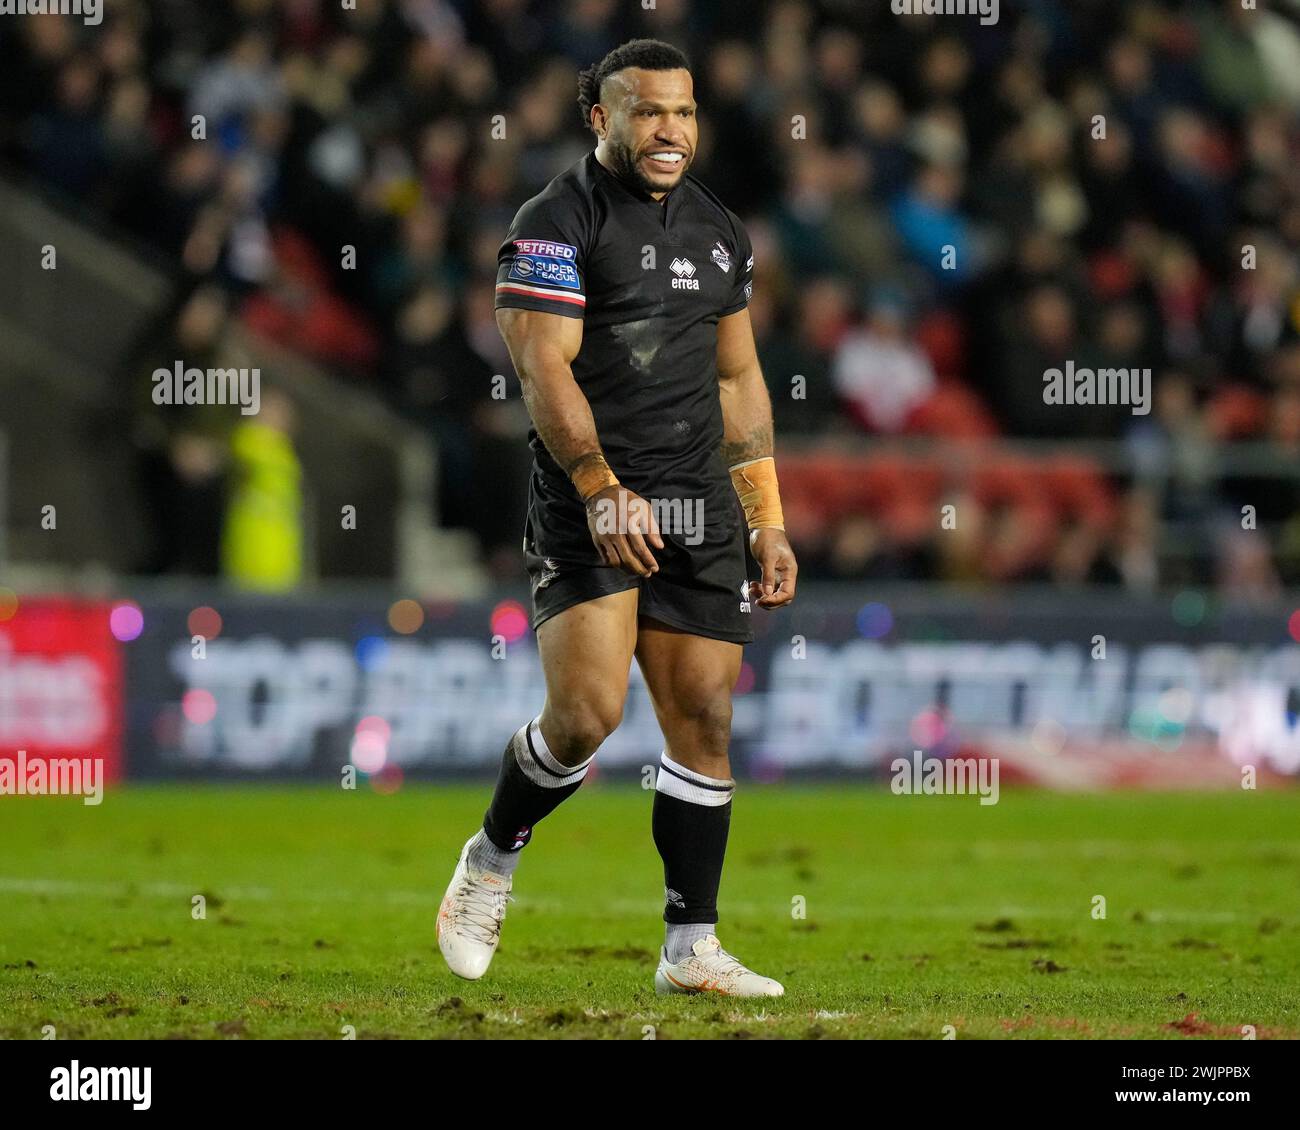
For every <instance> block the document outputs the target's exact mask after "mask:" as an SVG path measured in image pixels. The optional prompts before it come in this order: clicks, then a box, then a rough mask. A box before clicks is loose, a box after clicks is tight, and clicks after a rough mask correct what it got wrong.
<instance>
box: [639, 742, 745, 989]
mask: <svg viewBox="0 0 1300 1130" xmlns="http://www.w3.org/2000/svg"><path fill="white" fill-rule="evenodd" d="M735 787H736V782H735V781H734V780H733V779H731V778H728V779H727V780H725V781H723V780H718V779H716V778H714V777H706V776H705V775H704V774H703V773H696V772H695V771H694V770H693V769H687V768H686V766H684V765H679V764H678V763H677V762H676V761H674V760H673V759H672V758H670V757H669V756H668V754H667V752H664V753H663V754H661V755H660V757H659V776H658V778H657V779H656V781H655V799H654V812H653V814H652V816H651V828H652V831H653V833H654V841H655V847H656V848H658V849H659V856H660V858H661V859H662V860H663V861H664V888H665V889H664V921H665V922H666V923H668V931H667V934H668V936H667V940H666V943H665V944H666V946H667V948H668V960H669V961H671V962H673V963H676V962H678V961H680V960H681V959H682V958H683V957H685V956H686V954H687V953H689V952H690V947H691V945H692V943H694V942H695V941H696V939H697V938H702V937H704V935H705V934H712V933H715V931H716V927H717V924H718V887H719V886H720V885H721V883H722V861H723V858H724V857H725V855H726V854H727V832H728V829H729V828H730V825H731V797H732V793H733V792H734V791H735ZM685 926H695V927H700V926H702V927H707V928H706V929H704V930H702V931H696V930H689V929H686V930H683V929H674V928H675V927H685Z"/></svg>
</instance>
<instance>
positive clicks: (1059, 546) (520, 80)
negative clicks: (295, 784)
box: [0, 0, 1300, 593]
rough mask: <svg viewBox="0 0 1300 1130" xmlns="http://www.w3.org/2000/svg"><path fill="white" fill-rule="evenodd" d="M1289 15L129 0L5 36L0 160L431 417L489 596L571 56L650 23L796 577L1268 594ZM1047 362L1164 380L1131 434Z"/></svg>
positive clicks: (517, 442) (1293, 464) (802, 4)
mask: <svg viewBox="0 0 1300 1130" xmlns="http://www.w3.org/2000/svg"><path fill="white" fill-rule="evenodd" d="M1273 8H1274V10H1272V11H1265V10H1250V9H1248V8H1244V7H1243V6H1242V4H1241V3H1240V2H1239V0H1189V2H1175V0H1132V2H1125V3H1116V2H1112V0H1071V2H1066V0H1023V2H1019V3H1017V2H1015V0H1003V2H1002V3H1001V5H1000V18H999V20H998V22H997V23H995V24H992V25H984V24H982V23H981V22H980V20H979V18H978V17H972V16H960V15H949V16H931V17H925V16H916V17H910V16H909V17H900V16H896V15H894V14H893V12H892V10H891V5H890V3H889V2H888V0H820V2H815V0H767V2H764V0H710V2H709V3H700V2H687V0H657V2H656V3H655V4H654V6H653V8H652V9H647V8H646V7H645V6H644V5H642V4H639V3H631V2H620V0H358V3H357V4H356V6H355V10H348V9H345V8H344V7H343V6H342V5H340V4H338V3H335V2H329V0H211V2H205V3H201V4H200V3H196V2H188V0H155V2H152V3H144V2H142V0H115V2H114V3H112V4H110V5H106V14H105V19H104V23H103V25H102V27H99V28H86V27H83V26H82V25H81V24H80V23H79V22H78V21H75V20H72V19H63V18H57V17H49V18H38V17H33V18H26V19H22V20H19V19H13V20H9V21H6V26H5V27H4V28H3V29H0V36H3V38H0V103H3V105H5V106H6V107H8V108H9V112H8V113H7V114H6V115H4V116H3V118H0V156H2V157H3V159H4V160H5V163H6V164H7V165H8V166H9V167H11V168H14V167H16V168H20V169H22V170H24V171H25V173H26V174H27V175H29V176H32V177H35V178H37V179H39V181H40V183H41V184H42V185H44V186H45V188H46V189H47V190H48V191H50V192H52V193H55V194H58V195H61V196H63V197H64V198H65V199H66V200H67V201H68V202H69V203H70V204H72V205H74V206H75V207H76V208H78V209H80V210H82V211H83V213H84V214H86V215H87V216H88V217H93V218H95V219H96V220H97V221H103V222H105V223H107V224H108V225H110V226H111V228H112V230H116V231H119V232H125V233H131V234H133V236H134V237H135V238H136V239H137V240H138V241H140V243H141V244H142V245H147V246H150V247H152V248H155V249H156V250H157V251H158V252H160V253H161V254H163V255H165V256H166V257H167V262H169V263H171V264H173V265H174V267H175V270H176V272H177V277H178V279H179V282H178V299H177V304H176V311H177V312H176V315H175V317H176V319H177V324H178V325H179V324H180V321H181V320H182V319H184V318H185V317H186V316H187V315H186V309H187V304H188V303H189V302H190V299H191V296H192V295H193V294H195V293H198V292H200V291H201V292H202V294H204V295H205V296H207V297H206V298H205V301H206V302H208V303H209V304H211V302H212V299H211V295H212V293H213V290H214V289H216V290H218V291H219V292H220V293H221V295H222V296H223V298H222V300H221V302H220V303H219V305H220V306H221V308H222V311H223V313H222V314H221V316H222V317H239V318H241V319H242V320H243V321H244V323H245V324H246V325H247V326H249V327H250V328H251V329H252V330H254V331H255V332H257V333H260V334H265V335H267V336H269V337H272V338H274V339H275V340H277V341H279V342H281V343H284V344H287V345H290V346H292V347H294V348H296V349H298V350H300V351H302V352H304V353H306V354H309V355H311V356H312V357H314V358H316V359H317V360H319V361H321V362H323V363H325V364H327V365H329V366H330V367H331V368H333V369H334V370H336V371H337V372H339V373H341V374H344V375H345V376H346V377H347V379H349V380H353V381H356V382H360V383H366V384H369V385H370V386H372V387H373V388H374V389H375V390H376V391H377V392H379V393H380V394H381V395H383V396H384V397H385V398H386V399H387V400H388V401H389V402H390V403H391V404H392V406H393V407H394V408H395V409H396V410H398V411H399V412H401V413H402V414H403V415H404V416H406V417H408V418H410V419H412V420H413V421H415V422H417V423H418V424H420V425H421V426H423V427H427V428H428V429H430V430H431V431H432V432H433V433H434V435H435V436H436V438H437V440H438V441H439V445H440V452H441V459H442V469H443V475H442V490H441V497H440V512H441V520H442V521H443V523H444V524H447V525H451V526H464V527H468V528H471V529H473V530H474V531H475V532H476V533H477V534H478V536H479V538H480V539H481V542H482V545H483V550H484V556H485V560H486V561H488V562H489V563H490V564H491V565H492V566H493V567H494V568H495V569H498V570H499V571H500V573H501V575H503V576H506V577H511V578H513V577H516V576H517V574H518V569H519V563H518V538H519V531H520V530H521V528H522V511H521V507H522V502H523V474H524V471H523V468H524V467H525V466H526V462H527V452H526V448H525V446H524V444H523V443H522V436H523V432H524V430H526V427H527V419H526V416H524V414H523V413H522V411H521V405H520V403H519V398H518V397H517V396H512V397H511V399H509V400H507V401H504V402H503V401H501V400H499V399H496V398H494V396H493V388H494V385H493V375H494V374H498V373H505V374H510V373H511V372H512V369H511V367H510V361H509V358H508V356H507V354H506V352H505V349H504V346H503V344H502V342H501V340H500V337H499V335H498V333H497V330H496V326H495V322H494V317H493V306H492V293H493V290H492V282H493V279H494V276H495V268H496V252H497V248H498V246H499V244H500V241H501V239H502V237H503V235H504V232H505V230H506V227H507V225H508V224H509V222H510V220H511V218H512V217H513V215H514V213H515V211H516V210H517V209H518V207H519V206H520V204H522V202H523V201H524V200H525V199H527V198H528V197H530V196H532V195H533V194H535V193H536V192H538V191H540V190H541V189H542V188H543V187H544V186H545V184H546V183H547V182H548V181H549V180H550V179H551V178H552V177H553V176H555V175H556V174H557V173H559V172H560V171H562V170H563V169H564V168H566V167H568V166H569V165H570V164H572V163H573V162H574V161H576V160H578V159H579V158H580V157H581V156H582V155H583V154H584V153H585V152H586V151H587V150H589V149H590V148H591V147H592V145H593V139H592V136H591V135H590V133H588V132H587V131H586V130H585V129H584V127H583V124H582V123H581V121H580V120H579V115H578V111H577V106H576V72H577V70H578V69H579V68H582V67H585V66H587V65H589V64H590V63H592V62H594V61H596V60H598V59H600V58H601V57H602V56H603V55H604V54H605V53H606V52H607V51H609V50H610V49H611V48H613V47H615V46H617V45H618V44H619V43H621V42H623V41H624V40H625V39H628V38H631V37H633V36H638V35H649V36H653V37H657V38H662V39H666V40H668V41H670V42H672V43H674V44H675V45H677V46H679V47H681V48H682V49H683V50H685V51H686V53H687V54H688V56H689V57H690V58H691V60H692V64H693V73H694V77H695V90H696V97H697V100H698V102H699V104H700V118H701V145H700V152H699V155H698V158H697V162H696V165H695V168H694V170H693V172H694V174H695V175H696V176H698V177H699V178H700V179H701V180H703V181H704V183H705V184H707V185H708V186H709V187H710V188H711V189H712V190H713V191H714V192H716V193H717V194H718V195H719V196H720V197H721V198H722V200H723V201H724V202H726V203H727V204H728V206H729V207H730V208H732V210H733V211H735V212H737V213H738V214H739V215H740V216H741V217H742V219H744V221H745V222H746V225H747V227H748V230H749V232H750V235H751V238H752V241H753V244H754V248H755V264H756V267H755V270H756V284H755V289H754V297H753V301H752V304H751V307H750V312H751V316H752V319H753V324H754V328H755V332H756V336H757V340H758V343H759V347H760V355H761V358H762V361H763V365H764V371H765V375H766V378H767V380H768V383H769V386H770V388H771V392H772V396H773V402H774V412H775V416H776V422H777V430H778V435H779V436H780V437H784V438H788V437H800V436H803V437H811V438H812V439H813V440H814V441H815V442H812V443H811V444H810V443H797V444H792V445H791V447H790V452H791V453H790V454H789V456H784V457H782V458H781V459H780V460H779V464H778V465H779V466H780V467H781V469H782V482H783V486H784V489H785V490H786V493H787V494H788V496H789V498H790V500H791V501H790V502H788V503H787V507H786V509H787V513H791V512H793V513H794V515H795V516H794V525H793V526H792V529H793V530H794V532H795V533H796V535H797V537H798V540H796V543H795V544H796V546H797V547H798V548H799V549H800V552H801V556H802V558H803V561H804V566H805V574H806V575H809V576H825V577H855V578H868V577H873V578H882V577H908V578H912V577H939V578H950V579H962V580H969V581H1001V580H1052V581H1056V582H1058V583H1062V584H1071V583H1081V582H1085V581H1093V582H1102V583H1114V584H1124V585H1128V586H1130V587H1139V588H1140V587H1149V586H1152V585H1155V584H1160V583H1216V584H1218V585H1220V586H1223V587H1225V588H1227V589H1230V590H1234V591H1241V592H1252V593H1271V592H1274V591H1276V590H1277V589H1278V588H1279V586H1281V585H1283V584H1287V583H1296V582H1300V489H1298V488H1300V477H1298V476H1300V459H1298V458H1297V457H1298V456H1300V273H1298V271H1297V258H1296V249H1297V246H1300V162H1298V161H1297V160H1296V156H1297V147H1298V142H1300V128H1298V125H1300V120H1298V118H1297V110H1300V13H1298V12H1297V8H1296V4H1295V3H1293V0H1278V3H1276V4H1275V5H1274V6H1273ZM196 115H201V116H202V122H203V128H204V133H203V137H202V138H201V139H196V137H195V125H194V122H195V116H196ZM497 115H500V117H497ZM189 316H191V317H192V316H193V312H192V310H191V312H190V315H189ZM1067 361H1073V362H1074V363H1075V365H1076V366H1080V367H1082V366H1091V367H1104V366H1116V367H1123V368H1143V369H1150V370H1151V372H1152V374H1153V395H1152V398H1151V410H1150V412H1149V414H1146V415H1135V414H1134V413H1133V412H1132V410H1131V409H1130V407H1127V406H1122V405H1121V406H1111V407H1104V406H1096V405H1093V406H1083V405H1075V406H1068V405H1054V404H1048V403H1045V400H1044V396H1043V375H1044V372H1045V371H1046V370H1048V369H1050V368H1053V367H1063V366H1064V365H1065V363H1066V362H1067ZM510 384H511V386H513V384H514V382H513V378H511V381H510ZM512 391H513V388H512ZM861 436H869V437H875V441H874V442H873V443H872V444H868V445H865V446H864V445H862V444H860V443H858V444H855V443H854V442H853V440H854V438H855V437H861ZM912 437H930V438H931V440H932V441H933V439H935V438H937V439H938V440H940V441H942V442H940V443H938V444H936V443H934V442H931V443H929V444H928V445H926V444H924V443H921V444H919V445H918V444H914V443H909V442H908V441H909V439H911V438H912ZM1023 439H1039V440H1041V439H1047V440H1056V441H1068V442H1066V443H1060V442H1058V443H1057V444H1055V445H1048V446H1047V447H1043V446H1041V445H1034V444H1029V445H1023V444H1016V443H1015V442H1014V441H1017V440H1023ZM1083 441H1113V442H1111V443H1110V444H1109V445H1103V446H1102V447H1098V448H1094V447H1091V446H1089V445H1088V444H1087V443H1085V442H1083ZM1243 443H1247V444H1249V447H1248V448H1243V447H1242V446H1241V445H1242V444H1243ZM863 450H865V451H866V452H867V454H866V455H862V454H860V452H861V451H863ZM1243 450H1249V452H1251V453H1252V455H1251V457H1250V459H1245V458H1244V457H1243V458H1238V453H1239V452H1241V451H1243ZM855 451H856V452H859V454H851V453H852V452H855ZM1040 452H1041V453H1040ZM927 453H928V454H927ZM154 454H155V455H156V452H155V453H154ZM949 504H951V505H953V506H955V507H956V514H957V520H956V525H955V526H951V527H945V526H941V525H940V523H939V522H938V520H937V517H936V514H937V513H938V512H939V511H940V508H941V507H942V506H944V505H949ZM1247 510H1248V511H1249V516H1245V515H1246V511H1247Z"/></svg>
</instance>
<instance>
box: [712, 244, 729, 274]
mask: <svg viewBox="0 0 1300 1130" xmlns="http://www.w3.org/2000/svg"><path fill="white" fill-rule="evenodd" d="M712 255H713V261H714V262H715V263H717V265H718V267H719V268H720V269H721V270H722V272H723V273H724V274H725V273H726V272H727V271H729V270H731V252H730V251H728V250H727V248H726V245H725V244H724V243H723V242H722V240H718V242H717V243H715V244H714V245H713V251H712Z"/></svg>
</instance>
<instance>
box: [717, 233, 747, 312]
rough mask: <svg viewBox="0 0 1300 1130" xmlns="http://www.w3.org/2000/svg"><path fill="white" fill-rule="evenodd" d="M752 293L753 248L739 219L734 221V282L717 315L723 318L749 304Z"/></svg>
mask: <svg viewBox="0 0 1300 1130" xmlns="http://www.w3.org/2000/svg"><path fill="white" fill-rule="evenodd" d="M753 293H754V248H753V247H752V246H751V245H750V242H749V232H747V231H746V230H745V225H744V224H742V223H741V222H740V221H739V220H737V221H736V282H735V286H734V287H733V288H732V291H731V294H730V295H729V297H728V298H727V303H726V305H725V306H723V308H722V309H721V311H719V313H718V316H719V317H720V318H725V317H726V316H727V315H728V314H735V313H736V312H737V311H739V310H743V309H744V308H745V307H746V306H748V305H749V300H750V298H751V297H752V296H753Z"/></svg>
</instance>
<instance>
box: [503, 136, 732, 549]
mask: <svg viewBox="0 0 1300 1130" xmlns="http://www.w3.org/2000/svg"><path fill="white" fill-rule="evenodd" d="M753 269H754V259H753V250H752V248H751V247H750V242H749V236H748V235H747V234H746V232H745V229H744V225H742V224H741V222H740V220H739V219H738V218H737V216H736V215H735V214H734V213H733V212H731V211H730V210H729V209H727V208H726V207H724V206H723V204H722V202H721V201H719V200H718V198H717V197H716V196H714V195H713V193H712V192H710V191H709V190H708V189H707V188H705V187H704V185H703V184H701V183H700V182H699V181H698V180H696V179H695V178H694V177H692V176H691V175H690V174H689V173H687V174H685V175H684V176H683V177H682V179H681V180H680V181H679V182H678V184H677V185H676V186H675V187H674V188H673V189H672V190H671V191H669V193H668V195H667V196H666V198H665V199H664V200H663V201H662V202H660V201H656V200H655V199H654V198H653V197H652V196H650V194H649V193H647V192H644V191H642V190H641V189H639V188H636V187H633V186H631V185H628V184H625V183H624V182H623V181H621V180H619V178H618V177H616V176H615V175H614V174H613V173H611V172H610V171H609V170H608V169H606V168H605V167H604V166H603V165H602V164H601V163H600V162H599V161H598V160H596V155H595V153H594V152H591V153H588V154H587V155H586V156H585V157H584V158H583V159H582V160H580V161H578V162H577V163H576V164H574V165H573V166H572V167H571V168H569V169H567V170H566V171H565V172H563V173H561V174H560V175H559V176H558V177H556V178H555V179H554V180H553V181H551V183H550V184H548V185H547V186H546V188H545V189H544V190H543V191H542V192H540V193H539V194H538V195H536V196H534V197H533V198H532V199H531V200H529V201H528V202H527V203H526V204H524V206H523V207H522V208H520V209H519V212H518V214H517V215H516V216H515V219H514V222H513V223H512V224H511V225H510V231H509V234H508V235H507V236H506V240H505V242H504V243H503V244H502V245H501V249H500V251H499V253H498V256H497V284H496V305H497V306H498V307H502V306H513V307H520V308H522V309H525V310H542V311H546V312H548V313H554V314H561V315H564V316H566V317H570V318H581V319H582V320H583V328H582V348H581V349H580V351H579V353H578V356H577V357H576V358H574V361H573V364H572V369H573V375H574V379H575V380H576V381H577V383H578V386H579V387H580V388H581V389H582V391H583V394H584V395H585V396H586V398H587V401H588V403H589V404H590V405H591V411H592V415H593V416H594V417H595V422H596V434H597V436H598V437H599V439H600V444H601V448H602V449H603V451H604V452H605V456H606V459H607V460H608V461H609V465H610V467H611V468H612V469H613V470H614V473H615V474H616V475H618V477H619V479H620V480H621V481H622V482H623V483H624V484H625V485H626V486H628V487H630V488H631V489H632V490H635V491H636V492H637V493H638V494H641V495H644V496H646V497H664V498H676V497H682V498H685V497H699V498H704V499H706V500H707V499H712V500H713V504H714V506H716V507H717V510H715V511H714V515H713V517H714V519H715V520H716V518H717V515H718V511H719V510H721V511H726V512H730V511H734V510H735V509H736V503H735V496H734V491H732V488H731V480H730V476H729V474H728V471H727V468H726V466H725V464H724V463H723V461H722V457H721V455H720V454H719V452H718V447H719V445H720V444H721V442H722V408H721V405H720V403H719V399H718V370H717V324H718V319H719V318H720V317H723V316H724V315H727V314H734V313H735V312H736V311H738V310H742V309H744V308H745V307H746V306H747V305H748V303H749V297H750V294H751V291H752V285H753V284H752V278H753ZM528 441H529V444H530V446H531V447H532V450H533V456H534V460H535V465H536V470H537V472H540V474H541V475H542V477H543V478H544V479H545V480H546V483H545V485H546V487H547V488H548V490H547V493H548V494H550V493H551V491H555V492H558V493H559V494H560V495H561V496H565V497H567V496H570V495H571V496H572V498H573V499H576V498H577V492H576V491H575V490H574V489H573V486H572V484H571V483H570V482H569V479H568V476H567V475H565V474H564V472H563V470H562V469H561V468H560V467H559V465H558V464H557V463H556V462H555V460H554V459H553V458H552V457H551V455H550V453H549V452H548V451H547V450H546V448H545V446H544V445H543V443H542V441H541V438H540V437H539V436H538V435H537V431H536V429H530V430H529V434H528ZM730 521H731V516H730V514H729V513H728V517H727V524H730Z"/></svg>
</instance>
